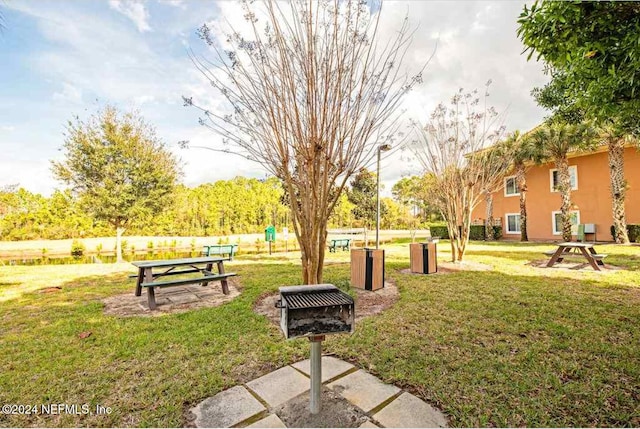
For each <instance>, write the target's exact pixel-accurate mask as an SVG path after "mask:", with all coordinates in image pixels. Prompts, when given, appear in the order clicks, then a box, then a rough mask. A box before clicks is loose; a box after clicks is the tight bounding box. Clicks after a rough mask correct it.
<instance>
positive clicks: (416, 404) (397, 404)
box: [373, 392, 447, 428]
mask: <svg viewBox="0 0 640 429" xmlns="http://www.w3.org/2000/svg"><path fill="white" fill-rule="evenodd" d="M373 418H374V419H376V420H377V421H378V422H380V423H381V424H382V425H383V426H385V427H394V428H417V427H420V428H438V427H440V428H442V427H447V419H446V418H445V416H444V414H442V413H441V412H440V411H438V410H436V409H435V408H433V407H432V406H431V405H429V404H427V403H426V402H424V401H423V400H421V399H420V398H417V397H415V396H413V395H412V394H411V393H407V392H405V393H403V394H402V395H400V396H398V397H397V398H396V399H394V400H393V401H391V403H390V404H389V405H387V406H386V407H384V408H383V409H382V410H380V411H379V412H378V413H377V414H376V415H374V416H373Z"/></svg>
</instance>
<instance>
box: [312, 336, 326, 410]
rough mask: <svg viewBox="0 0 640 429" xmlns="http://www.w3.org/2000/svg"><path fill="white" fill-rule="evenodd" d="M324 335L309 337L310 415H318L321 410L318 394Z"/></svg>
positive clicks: (320, 389) (320, 380)
mask: <svg viewBox="0 0 640 429" xmlns="http://www.w3.org/2000/svg"><path fill="white" fill-rule="evenodd" d="M323 340H324V335H314V336H311V337H309V341H311V357H310V371H309V372H310V375H311V392H310V395H309V398H310V400H309V410H310V411H311V414H318V413H319V412H320V410H321V409H322V403H321V400H320V394H321V391H322V341H323Z"/></svg>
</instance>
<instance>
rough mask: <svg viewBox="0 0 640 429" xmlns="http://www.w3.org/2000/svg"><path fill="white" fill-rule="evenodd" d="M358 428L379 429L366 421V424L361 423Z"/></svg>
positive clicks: (369, 421)
mask: <svg viewBox="0 0 640 429" xmlns="http://www.w3.org/2000/svg"><path fill="white" fill-rule="evenodd" d="M359 427H361V428H375V429H379V428H380V426H376V424H375V423H373V422H372V421H371V420H367V421H366V422H364V423H362V424H361V425H360V426H359Z"/></svg>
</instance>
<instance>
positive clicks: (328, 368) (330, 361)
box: [291, 356, 353, 383]
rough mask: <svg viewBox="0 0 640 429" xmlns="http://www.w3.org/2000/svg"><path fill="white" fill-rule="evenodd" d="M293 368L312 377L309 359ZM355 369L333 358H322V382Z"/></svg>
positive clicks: (294, 365) (295, 364)
mask: <svg viewBox="0 0 640 429" xmlns="http://www.w3.org/2000/svg"><path fill="white" fill-rule="evenodd" d="M291 366H292V367H294V368H296V369H298V370H300V371H302V372H304V373H305V374H307V375H308V376H310V374H309V372H310V366H311V361H310V360H309V359H306V360H303V361H300V362H297V363H294V364H293V365H291ZM351 368H353V365H351V364H350V363H347V362H345V361H343V360H340V359H336V358H334V357H332V356H322V382H323V383H324V382H325V381H327V380H331V379H332V378H335V377H337V376H339V375H340V374H344V373H345V372H347V371H349V370H350V369H351Z"/></svg>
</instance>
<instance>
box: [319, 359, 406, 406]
mask: <svg viewBox="0 0 640 429" xmlns="http://www.w3.org/2000/svg"><path fill="white" fill-rule="evenodd" d="M329 387H330V388H332V389H333V390H335V391H336V392H338V393H339V394H340V395H342V396H343V397H345V398H346V399H347V400H348V401H349V402H351V403H352V404H355V405H357V406H358V407H360V408H361V409H362V410H364V411H365V412H367V413H368V412H369V411H371V410H372V409H374V408H375V407H377V406H378V405H380V404H382V403H383V402H384V401H386V400H387V399H389V398H391V397H392V396H393V395H395V394H396V393H398V392H400V389H399V388H397V387H396V386H392V385H390V384H385V383H383V382H382V381H380V380H378V379H377V378H376V377H374V376H373V375H371V374H369V373H367V372H365V371H363V370H358V371H356V372H354V373H352V374H349V375H347V376H345V377H342V378H340V379H338V380H336V381H334V382H333V383H330V384H329Z"/></svg>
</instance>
